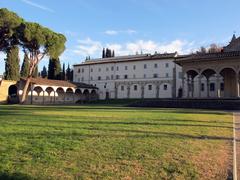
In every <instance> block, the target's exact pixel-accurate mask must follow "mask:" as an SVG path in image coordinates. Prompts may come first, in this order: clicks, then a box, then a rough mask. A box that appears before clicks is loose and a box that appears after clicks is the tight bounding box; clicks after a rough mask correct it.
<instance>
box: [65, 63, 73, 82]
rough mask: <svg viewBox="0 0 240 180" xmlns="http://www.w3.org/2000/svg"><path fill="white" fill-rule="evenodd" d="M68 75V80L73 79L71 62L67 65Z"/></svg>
mask: <svg viewBox="0 0 240 180" xmlns="http://www.w3.org/2000/svg"><path fill="white" fill-rule="evenodd" d="M66 76H67V80H68V81H71V79H72V78H71V76H72V74H71V69H70V66H69V64H68V67H67V70H66Z"/></svg>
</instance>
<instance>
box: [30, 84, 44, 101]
mask: <svg viewBox="0 0 240 180" xmlns="http://www.w3.org/2000/svg"><path fill="white" fill-rule="evenodd" d="M29 95H30V96H29V98H30V99H31V98H33V101H32V100H31V101H32V102H34V103H36V104H41V103H43V95H44V94H43V89H42V87H40V86H36V87H34V88H33V92H32V93H31V92H29Z"/></svg>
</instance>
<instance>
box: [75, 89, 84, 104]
mask: <svg viewBox="0 0 240 180" xmlns="http://www.w3.org/2000/svg"><path fill="white" fill-rule="evenodd" d="M74 96H75V100H74V101H75V102H77V103H79V102H81V99H82V96H83V94H82V91H81V89H76V90H75V95H74Z"/></svg>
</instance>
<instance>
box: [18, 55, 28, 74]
mask: <svg viewBox="0 0 240 180" xmlns="http://www.w3.org/2000/svg"><path fill="white" fill-rule="evenodd" d="M29 66H30V64H29V59H28V57H27V55H26V54H25V55H24V59H23V63H22V67H21V73H20V75H21V77H27V76H28V74H29Z"/></svg>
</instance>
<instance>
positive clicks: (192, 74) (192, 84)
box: [186, 70, 199, 98]
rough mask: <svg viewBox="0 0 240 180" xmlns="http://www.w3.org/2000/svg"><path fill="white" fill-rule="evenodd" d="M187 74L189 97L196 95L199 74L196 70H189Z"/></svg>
mask: <svg viewBox="0 0 240 180" xmlns="http://www.w3.org/2000/svg"><path fill="white" fill-rule="evenodd" d="M186 74H187V87H186V92H187V96H188V97H190V96H191V97H192V98H193V97H194V95H195V93H196V89H197V88H196V82H197V81H196V79H197V78H196V77H198V76H199V74H198V72H197V71H196V70H188V71H187V72H186Z"/></svg>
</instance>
